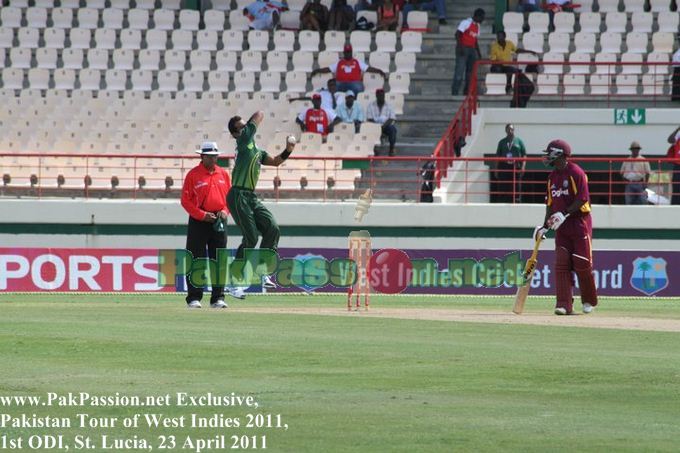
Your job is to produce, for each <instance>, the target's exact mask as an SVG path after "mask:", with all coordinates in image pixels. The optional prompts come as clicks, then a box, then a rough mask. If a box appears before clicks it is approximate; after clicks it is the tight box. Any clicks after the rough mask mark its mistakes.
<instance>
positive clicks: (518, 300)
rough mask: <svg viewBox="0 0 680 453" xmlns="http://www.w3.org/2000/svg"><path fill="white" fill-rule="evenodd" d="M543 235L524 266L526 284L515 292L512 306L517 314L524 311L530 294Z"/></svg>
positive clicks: (538, 239)
mask: <svg viewBox="0 0 680 453" xmlns="http://www.w3.org/2000/svg"><path fill="white" fill-rule="evenodd" d="M542 240H543V236H540V237H539V238H537V239H536V243H535V244H534V251H533V252H531V256H530V257H529V259H528V260H527V264H526V266H524V273H523V274H522V276H523V277H524V285H522V286H520V287H519V288H517V294H515V305H513V307H512V312H513V313H515V314H516V315H521V314H522V312H524V304H525V303H526V301H527V296H528V295H529V289H531V277H533V275H534V271H535V270H536V264H537V263H538V260H537V257H538V247H539V246H540V245H541V241H542Z"/></svg>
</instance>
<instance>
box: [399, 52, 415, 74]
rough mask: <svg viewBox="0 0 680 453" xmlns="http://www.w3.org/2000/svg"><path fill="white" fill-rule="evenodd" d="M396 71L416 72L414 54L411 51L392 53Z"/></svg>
mask: <svg viewBox="0 0 680 453" xmlns="http://www.w3.org/2000/svg"><path fill="white" fill-rule="evenodd" d="M394 65H395V66H396V72H407V73H413V72H416V54H415V53H413V52H397V53H396V54H394Z"/></svg>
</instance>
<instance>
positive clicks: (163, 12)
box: [153, 9, 197, 30]
mask: <svg viewBox="0 0 680 453" xmlns="http://www.w3.org/2000/svg"><path fill="white" fill-rule="evenodd" d="M195 12H197V11H195ZM153 23H154V27H153V28H155V29H156V30H174V29H175V12H174V11H172V10H169V9H156V10H154V12H153ZM181 28H183V27H181ZM183 29H184V28H183Z"/></svg>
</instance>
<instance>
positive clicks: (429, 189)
mask: <svg viewBox="0 0 680 453" xmlns="http://www.w3.org/2000/svg"><path fill="white" fill-rule="evenodd" d="M436 169H437V168H436V165H435V163H434V162H433V161H431V160H429V161H427V162H425V165H423V168H421V169H420V177H421V178H422V179H423V182H422V183H421V184H420V202H421V203H432V202H433V201H434V197H433V196H432V193H433V192H434V176H435V171H436Z"/></svg>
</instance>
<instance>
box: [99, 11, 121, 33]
mask: <svg viewBox="0 0 680 453" xmlns="http://www.w3.org/2000/svg"><path fill="white" fill-rule="evenodd" d="M102 24H103V26H104V28H106V29H109V30H120V29H122V28H123V10H122V9H117V8H106V9H105V10H104V11H102Z"/></svg>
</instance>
